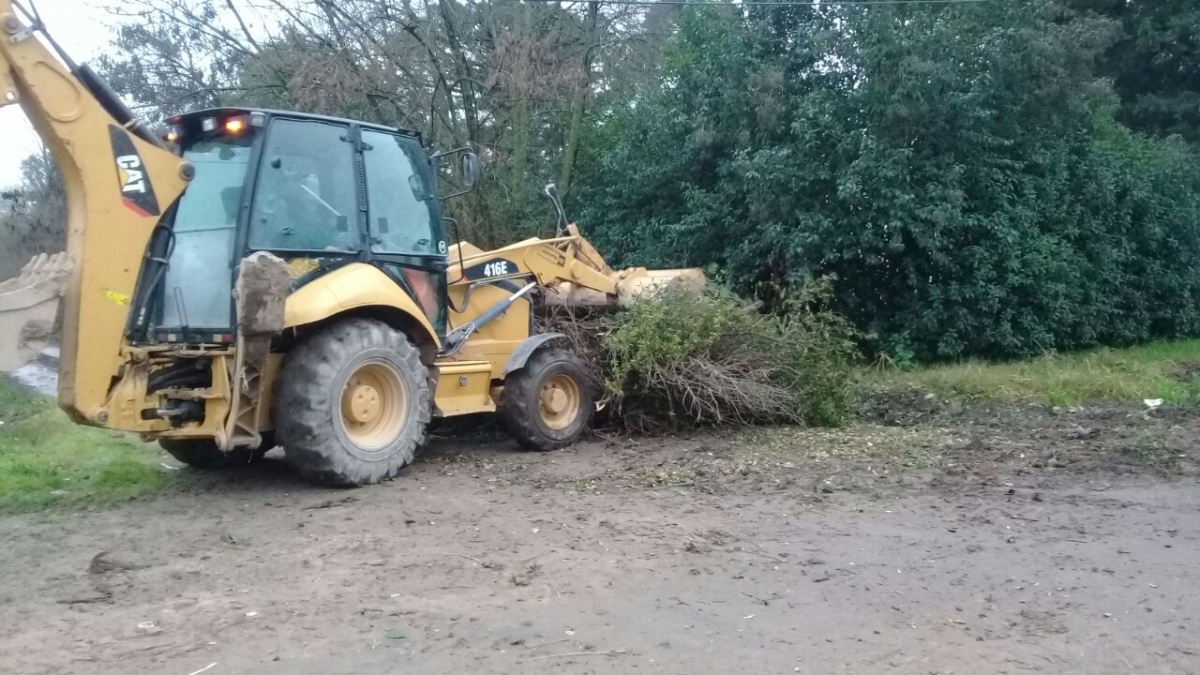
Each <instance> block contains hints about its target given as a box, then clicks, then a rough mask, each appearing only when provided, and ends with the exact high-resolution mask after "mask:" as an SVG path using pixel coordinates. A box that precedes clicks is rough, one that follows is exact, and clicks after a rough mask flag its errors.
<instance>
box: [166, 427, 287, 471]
mask: <svg viewBox="0 0 1200 675" xmlns="http://www.w3.org/2000/svg"><path fill="white" fill-rule="evenodd" d="M158 446H159V447H160V448H162V449H163V450H165V451H166V452H167V454H169V455H171V456H172V457H174V458H175V459H177V460H179V461H181V462H183V463H184V464H187V465H188V466H192V467H195V468H197V469H224V468H226V467H231V466H245V465H247V464H253V463H255V462H257V461H258V460H260V459H262V458H263V455H265V454H267V451H268V450H270V449H271V448H273V447H275V435H274V433H273V432H270V431H268V432H266V433H264V434H263V443H262V445H260V446H259V447H257V448H234V449H233V450H230V451H229V452H222V451H221V449H220V448H218V447H217V444H216V442H215V441H213V440H212V439H210V438H160V439H158Z"/></svg>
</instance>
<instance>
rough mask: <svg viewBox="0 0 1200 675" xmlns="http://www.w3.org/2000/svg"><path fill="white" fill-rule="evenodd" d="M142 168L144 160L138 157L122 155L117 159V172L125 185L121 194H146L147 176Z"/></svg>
mask: <svg viewBox="0 0 1200 675" xmlns="http://www.w3.org/2000/svg"><path fill="white" fill-rule="evenodd" d="M141 168H142V158H141V157H138V156H137V155H121V156H120V157H118V158H117V172H118V173H119V174H120V176H121V179H122V181H123V182H124V183H125V187H123V188H121V192H142V193H144V192H146V175H145V174H143V173H142V171H141Z"/></svg>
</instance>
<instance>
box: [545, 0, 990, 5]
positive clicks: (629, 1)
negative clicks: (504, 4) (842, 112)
mask: <svg viewBox="0 0 1200 675" xmlns="http://www.w3.org/2000/svg"><path fill="white" fill-rule="evenodd" d="M990 1H991V0H812V1H808V2H804V1H797V0H778V1H776V2H772V1H771V0H734V1H732V2H704V0H523V2H546V3H549V2H556V3H577V2H578V3H582V2H596V3H599V4H601V5H687V6H696V7H830V6H834V5H836V6H841V7H869V6H872V5H973V4H978V3H981V2H990Z"/></svg>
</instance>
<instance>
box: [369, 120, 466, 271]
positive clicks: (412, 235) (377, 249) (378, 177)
mask: <svg viewBox="0 0 1200 675" xmlns="http://www.w3.org/2000/svg"><path fill="white" fill-rule="evenodd" d="M362 135H363V143H364V144H365V145H364V151H363V160H364V163H365V165H366V170H367V208H368V213H367V216H368V222H369V227H368V231H369V232H370V236H371V251H372V252H374V253H397V254H417V255H439V254H444V253H445V252H446V251H445V248H444V246H445V244H444V243H443V242H441V241H440V240H437V237H436V236H435V234H436V232H437V230H436V229H435V227H436V226H437V224H436V223H435V222H434V218H435V214H436V211H435V210H434V208H433V206H432V200H434V199H436V198H437V197H436V196H435V195H434V194H433V187H432V185H430V184H429V182H428V176H427V172H424V171H422V170H421V169H422V168H423V167H422V166H421V164H419V163H420V162H425V161H426V159H425V156H424V152H423V151H422V150H421V147H420V144H419V143H418V142H417V141H416V140H414V139H412V138H408V137H404V136H394V135H392V134H385V133H381V132H378V131H370V130H363V134H362Z"/></svg>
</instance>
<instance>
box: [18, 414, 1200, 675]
mask: <svg viewBox="0 0 1200 675" xmlns="http://www.w3.org/2000/svg"><path fill="white" fill-rule="evenodd" d="M446 433H447V432H443V434H444V435H445V434H446ZM1198 436H1200V422H1198V421H1197V418H1196V416H1195V415H1194V412H1193V411H1189V410H1162V409H1160V410H1155V411H1151V412H1147V411H1145V410H1144V409H1140V408H1129V407H1121V406H1100V407H1095V408H1084V409H1078V408H1076V409H1047V408H1044V407H1041V406H993V407H978V406H963V405H960V404H955V403H946V402H942V401H937V400H934V399H929V398H925V397H923V396H920V395H913V396H908V397H898V398H894V399H888V400H881V401H879V402H877V403H876V404H875V405H873V406H871V408H870V409H869V410H868V413H867V415H866V416H865V418H864V419H863V420H862V421H861V422H860V423H858V424H856V425H854V426H853V427H851V428H848V429H845V430H840V431H799V430H779V429H774V430H757V431H753V432H743V433H736V434H735V433H721V434H711V433H708V434H695V435H691V436H681V437H666V438H655V439H646V438H641V439H628V438H623V439H604V438H598V439H595V440H593V441H590V442H588V443H585V444H582V445H580V446H578V447H576V448H573V449H571V450H566V451H559V452H554V453H549V454H531V453H522V452H518V451H516V450H515V447H514V446H513V445H512V444H511V443H509V442H507V441H502V440H497V439H495V438H492V437H491V436H490V435H489V434H488V433H487V432H486V430H485V431H483V432H480V433H477V434H473V435H468V436H467V437H464V436H463V435H462V434H461V433H458V434H456V437H455V438H453V439H447V438H443V439H441V440H438V441H436V442H435V443H434V444H433V445H432V446H431V447H430V448H429V449H428V450H427V451H426V452H425V454H424V455H423V456H422V457H421V459H420V460H419V462H418V463H417V464H416V465H415V466H413V467H412V468H411V469H409V470H408V471H407V472H406V473H405V475H403V476H402V477H401V478H400V479H398V480H396V481H394V482H391V483H388V484H384V485H380V486H374V487H370V488H362V489H356V490H342V491H335V490H327V489H320V488H316V487H312V486H309V485H306V484H304V483H303V482H301V481H300V480H299V479H298V478H297V477H296V476H295V475H293V474H292V473H290V472H289V471H288V470H287V469H286V468H285V467H284V466H283V465H282V464H281V463H280V462H278V461H271V460H268V461H267V462H265V463H263V464H262V465H260V466H256V467H252V468H249V469H245V470H238V471H227V472H222V473H216V474H204V473H198V472H194V471H192V470H190V469H184V470H181V471H180V472H179V477H180V480H179V481H178V484H177V486H176V487H173V488H172V489H171V490H170V491H169V492H168V493H165V494H162V495H160V496H157V497H155V498H153V499H148V500H144V501H140V502H135V503H129V504H125V505H122V506H119V507H116V508H109V509H102V510H95V511H90V512H81V513H56V514H42V515H26V516H15V517H6V518H3V519H0V540H2V541H3V546H2V547H0V574H2V576H0V672H3V673H5V674H9V673H12V674H22V675H23V674H26V673H28V674H42V673H89V674H103V673H114V674H115V673H121V674H122V675H128V674H135V673H166V674H172V675H191V674H193V673H198V672H204V673H208V674H209V675H226V674H230V673H264V674H274V673H279V674H282V673H288V674H293V673H299V674H313V675H318V674H319V675H329V674H335V673H355V674H360V673H361V674H374V673H446V672H471V673H478V674H483V673H511V672H522V673H687V674H689V675H692V674H701V675H703V674H716V673H729V672H743V673H756V674H757V673H797V672H799V673H821V674H827V673H878V672H888V673H902V674H907V673H911V674H920V675H929V674H932V673H937V674H948V673H970V674H972V675H976V674H987V673H1029V672H1035V673H1038V672H1040V673H1056V674H1057V673H1081V674H1082V673H1087V674H1089V675H1095V674H1103V673H1114V674H1115V673H1121V674H1130V673H1137V674H1157V673H1163V674H1166V673H1181V674H1183V673H1191V674H1194V673H1200V630H1198V629H1200V622H1198V621H1197V620H1198V619H1200V562H1198V561H1200V487H1198V486H1197V483H1196V480H1195V478H1196V475H1197V471H1196V463H1195V460H1196V459H1197V457H1200V451H1197V446H1196V443H1195V441H1196V439H1197V437H1198ZM164 461H167V460H165V459H164ZM102 552H103V553H104V554H103V555H100V554H101V553H102Z"/></svg>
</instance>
